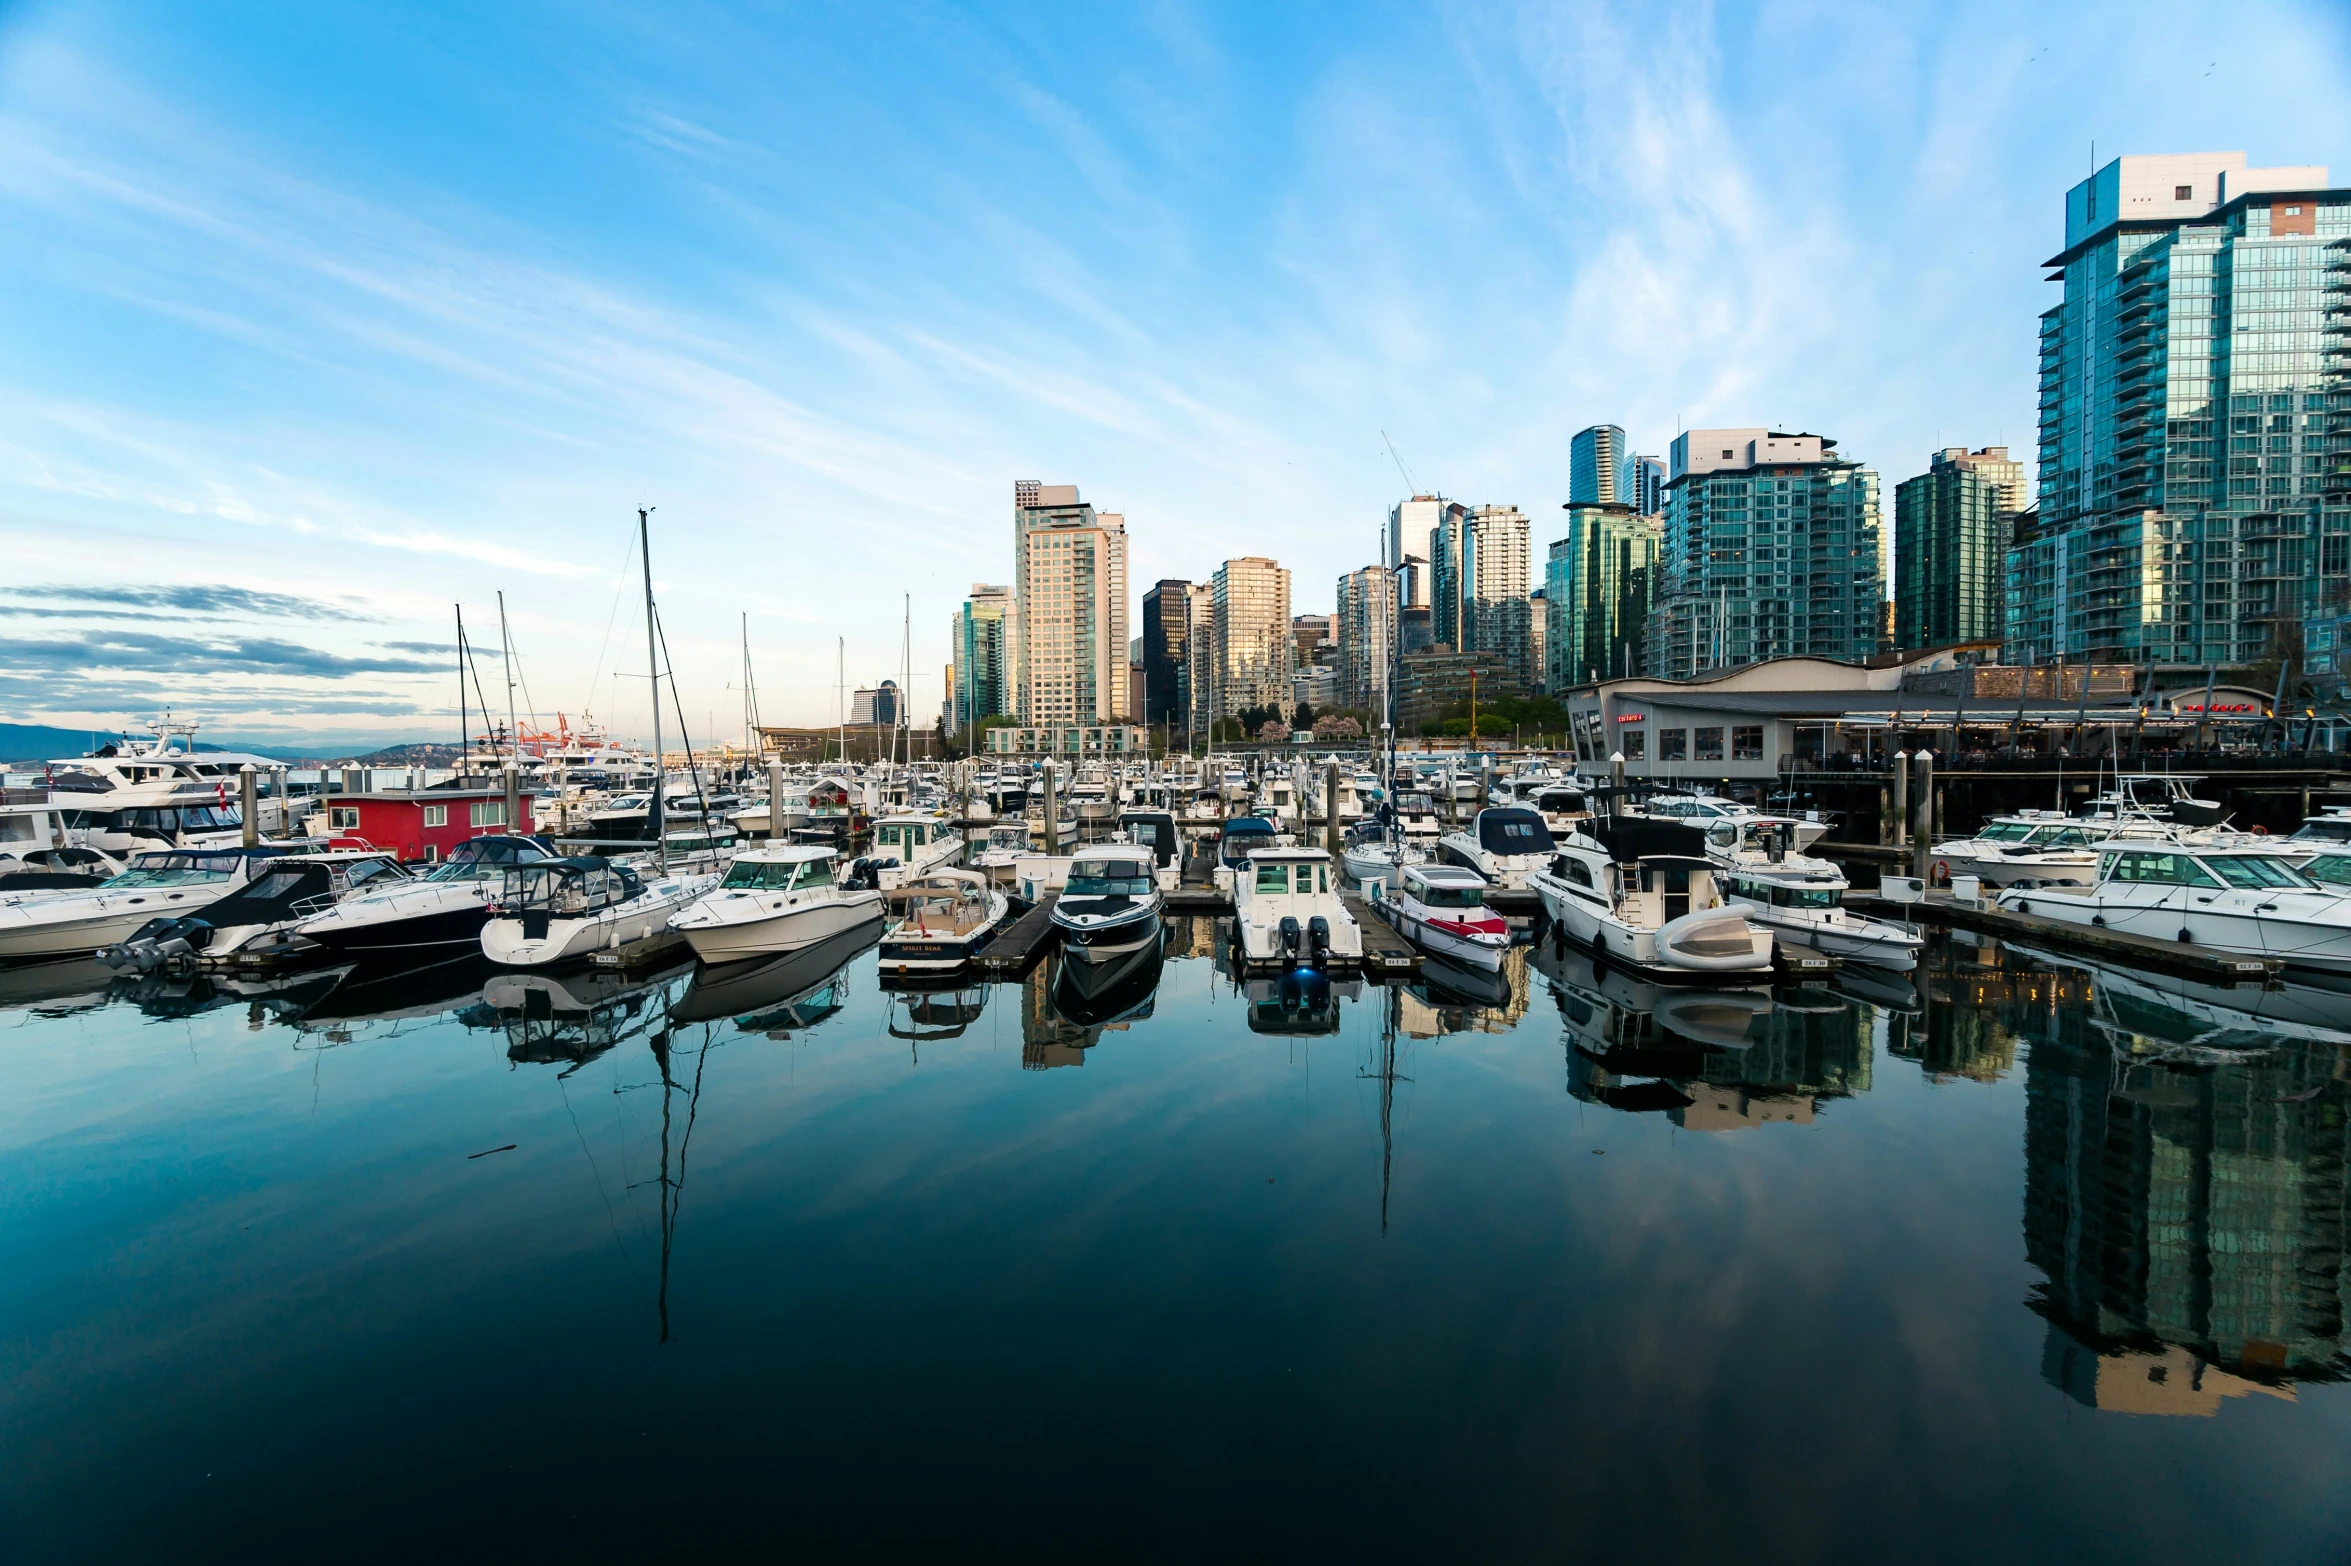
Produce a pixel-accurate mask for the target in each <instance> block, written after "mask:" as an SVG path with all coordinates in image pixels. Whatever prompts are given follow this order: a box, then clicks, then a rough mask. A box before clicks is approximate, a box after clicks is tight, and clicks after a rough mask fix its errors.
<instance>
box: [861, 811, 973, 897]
mask: <svg viewBox="0 0 2351 1566" xmlns="http://www.w3.org/2000/svg"><path fill="white" fill-rule="evenodd" d="M962 856H963V829H962V828H961V827H960V826H958V825H956V824H955V823H954V822H952V821H949V820H948V819H947V818H946V817H945V816H938V815H931V814H928V813H922V812H911V811H910V812H904V813H901V814H898V815H889V816H884V817H882V818H881V819H880V820H879V821H876V822H875V823H874V828H873V847H872V849H871V850H870V852H869V853H868V855H867V857H868V858H870V859H873V860H875V861H877V862H878V865H879V879H878V881H877V882H876V884H877V885H879V886H880V887H881V888H882V890H884V891H888V890H889V889H890V888H892V887H894V886H903V885H904V884H905V883H906V882H908V881H911V880H914V879H916V878H917V877H920V876H923V875H927V874H928V873H930V872H931V871H933V870H936V869H939V868H942V867H943V866H946V865H951V864H953V863H955V861H956V860H958V859H960V858H961V857H962Z"/></svg>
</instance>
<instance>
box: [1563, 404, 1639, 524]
mask: <svg viewBox="0 0 2351 1566" xmlns="http://www.w3.org/2000/svg"><path fill="white" fill-rule="evenodd" d="M1631 457H1632V454H1631V453H1630V452H1629V451H1627V450H1626V449H1625V440H1624V431H1623V430H1622V429H1620V428H1618V427H1617V426H1616V425H1613V424H1595V425H1593V426H1592V427H1591V428H1590V429H1585V430H1578V431H1576V434H1575V438H1574V439H1573V440H1571V441H1569V442H1568V445H1567V500H1568V504H1570V505H1575V504H1578V503H1586V504H1590V505H1596V506H1614V505H1628V504H1630V503H1631V501H1632V495H1631V494H1630V493H1629V490H1630V484H1629V482H1628V481H1629V480H1630V479H1631V478H1632V476H1633V475H1632V472H1631V467H1630V464H1631Z"/></svg>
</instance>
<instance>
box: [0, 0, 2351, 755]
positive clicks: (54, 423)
mask: <svg viewBox="0 0 2351 1566" xmlns="http://www.w3.org/2000/svg"><path fill="white" fill-rule="evenodd" d="M2347 18H2351V10H2347V9H2346V8H2344V7H2342V6H2340V5H2332V4H2330V5H2307V6H2303V5H2264V4H2258V3H2254V4H2231V5H2228V6H2225V7H2224V6H2186V5H2182V6H2163V5H2146V4H2134V5H2127V6H2124V5H2116V6H2096V5H2074V6H2050V5H2046V4H2038V5H2001V4H1986V5H1969V6H1964V7H1961V6H1951V7H1928V6H1914V7H1884V8H1868V7H1839V6H1824V5H1803V4H1767V5H1760V6H1750V7H1737V8H1733V7H1721V8H1708V7H1704V6H1696V5H1659V6H1654V7H1643V6H1637V5H1614V6H1612V5H1607V4H1593V5H1578V6H1562V7H1548V6H1528V7H1516V6H1504V5H1493V6H1483V5H1463V6H1445V5H1437V6H1406V5H1377V4H1348V5H1327V6H1326V5H1314V4H1285V5H1279V6H1267V5H1262V4H1255V5H1230V6H1220V5H1180V4H1166V5H1140V6H1135V7H1131V8H1111V7H1081V6H1070V5H1062V6H1034V7H948V6H909V7H886V6H881V5H849V4H845V5H838V6H793V7H781V6H779V7H771V8H762V9H758V10H753V9H751V8H709V7H703V6H698V5H694V4H679V3H672V4H664V5H662V6H658V7H652V6H648V7H640V8H613V7H599V6H596V5H593V4H566V5H562V6H554V5H546V6H535V5H529V4H523V3H511V4H505V5H500V6H494V7H474V8H467V9H465V10H459V9H457V8H448V9H446V10H441V9H433V8H423V7H414V8H402V7H393V6H375V7H361V6H349V7H316V6H295V5H283V6H270V5H236V4H222V5H206V6H175V5H152V6H144V7H142V6H131V5H121V4H109V3H105V0H86V3H79V4H73V5H64V4H54V5H52V4H21V3H20V4H16V5H13V6H11V5H6V4H4V3H0V223H4V224H5V231H6V233H7V235H8V239H9V242H8V243H7V244H6V245H4V246H0V561H5V562H6V564H5V566H0V720H13V721H27V722H59V723H63V724H67V725H82V726H87V725H90V724H97V723H116V722H120V721H122V720H123V719H125V718H131V717H137V716H140V715H144V714H148V713H151V712H153V711H154V710H156V709H157V708H158V707H160V706H161V705H162V704H163V703H165V702H166V701H169V702H171V703H172V704H173V705H175V706H177V707H179V708H181V709H182V710H184V711H190V712H194V713H197V714H199V715H201V716H202V717H203V718H204V719H205V720H206V721H207V722H208V724H209V725H210V726H211V727H212V728H213V729H215V730H216V731H219V732H227V733H236V734H240V735H249V736H255V737H267V736H286V737H289V738H290V737H291V736H292V735H294V734H296V733H304V734H310V735H314V736H317V737H318V738H319V741H320V743H326V742H328V741H330V740H332V741H335V742H356V741H358V740H360V739H362V738H380V739H393V738H407V737H432V736H440V735H446V734H448V733H450V732H453V726H454V724H453V719H452V718H451V717H450V716H449V712H450V710H451V709H452V708H453V707H454V696H455V693H454V689H453V685H452V680H451V677H450V676H449V675H448V674H447V673H446V667H447V662H448V654H447V652H446V651H445V649H446V647H447V645H448V644H449V642H450V639H451V638H450V630H449V626H450V617H451V606H452V604H454V603H457V602H460V601H462V602H463V603H464V605H465V606H466V612H467V621H468V625H469V628H471V629H473V630H474V631H475V632H476V633H477V634H480V633H481V632H482V631H483V630H484V628H486V627H490V626H494V623H495V601H494V594H495V593H496V592H497V591H499V590H501V589H503V590H504V592H505V594H506V599H507V605H508V608H509V612H510V614H511V616H512V618H513V621H514V626H515V637H516V641H517V644H518V646H519V649H520V653H521V667H522V672H523V675H524V677H525V678H526V680H527V681H528V684H529V687H530V694H531V700H532V702H533V704H535V705H536V706H537V707H538V708H540V709H541V710H542V711H544V712H552V711H554V710H557V709H562V710H565V711H568V712H571V713H574V714H577V713H578V712H579V711H580V710H581V709H582V707H583V706H591V705H592V707H593V709H594V710H595V711H596V712H597V713H598V715H600V716H605V717H608V718H609V719H610V721H611V722H612V723H613V725H614V727H615V728H616V730H618V731H620V732H623V733H641V732H642V731H643V730H644V728H645V720H644V716H643V712H644V706H645V700H644V681H643V680H642V678H638V679H635V680H633V681H632V680H629V679H627V678H618V679H616V678H615V677H614V671H615V670H616V669H617V670H618V671H619V672H620V674H622V675H624V676H625V675H627V674H628V673H630V672H631V671H635V670H641V669H642V668H643V666H644V648H643V619H642V612H641V608H632V605H631V602H630V599H629V595H630V594H631V593H632V592H633V591H634V583H635V578H634V575H633V569H634V560H633V556H631V554H630V553H629V551H630V549H631V547H632V543H633V534H634V521H635V510H634V508H635V507H637V506H639V505H654V506H657V507H658V508H659V509H658V510H657V512H656V513H655V542H654V549H655V577H656V582H657V586H658V588H659V591H660V594H661V598H662V603H663V612H664V616H665V620H666V623H667V625H668V627H669V631H670V642H671V647H672V650H673V652H674V653H675V656H676V659H677V665H678V670H679V677H680V681H681V684H682V686H683V688H684V691H685V703H686V708H687V713H688V716H689V718H690V719H691V720H692V722H693V723H694V724H695V725H697V726H699V727H704V728H712V729H716V730H720V731H731V730H733V729H734V728H735V726H736V725H737V722H738V714H739V710H740V707H739V698H738V696H737V694H736V689H735V687H736V683H737V669H738V667H739V650H738V644H737V634H738V632H737V627H738V625H739V624H740V620H739V617H740V616H742V615H746V614H747V615H748V616H749V626H750V637H751V645H752V656H753V659H754V661H755V663H756V665H757V669H758V674H759V681H760V686H761V695H762V701H763V707H764V710H765V711H766V713H767V714H768V715H769V717H770V719H771V721H772V720H775V719H778V718H781V719H785V720H798V721H810V722H823V721H829V720H830V719H831V717H832V716H833V712H834V690H833V678H834V647H835V638H836V637H843V638H846V640H847V649H848V650H847V662H848V670H849V677H850V680H851V682H852V683H866V682H870V681H871V680H873V679H876V678H879V677H881V676H882V675H884V674H885V673H892V672H895V670H896V669H897V667H898V665H899V662H900V652H899V646H900V634H899V628H900V616H901V611H902V605H903V604H904V603H905V601H906V599H907V597H908V595H911V601H912V612H913V663H914V668H915V696H916V699H917V701H918V702H919V703H920V704H921V705H922V706H923V708H924V709H925V710H929V709H932V708H935V706H936V703H937V699H938V693H939V691H938V686H939V668H940V665H941V664H942V663H943V662H944V660H945V656H946V630H945V627H946V620H947V617H948V615H949V613H950V612H951V611H952V609H953V608H954V606H955V605H956V604H957V603H958V602H960V600H961V597H962V595H963V592H964V590H965V589H966V587H967V586H968V584H970V583H971V582H973V581H979V580H989V581H1001V580H1004V579H1005V578H1006V575H1007V570H1008V565H1009V555H1010V522H1009V508H1010V490H1011V485H1012V482H1013V480H1014V479H1016V478H1038V479H1042V480H1045V481H1046V482H1049V483H1051V482H1069V483H1076V484H1078V485H1079V486H1080V487H1081V489H1082V491H1083V492H1084V494H1085V495H1086V497H1087V498H1088V499H1089V500H1092V501H1094V502H1096V503H1097V504H1098V505H1100V506H1102V507H1103V508H1105V509H1114V510H1119V511H1123V512H1124V513H1125V515H1126V517H1127V524H1128V528H1129V531H1130V534H1131V535H1132V540H1133V543H1132V548H1133V556H1134V559H1133V566H1134V574H1135V579H1136V583H1137V592H1138V594H1139V593H1140V590H1141V586H1142V584H1144V583H1147V582H1148V581H1150V580H1152V579H1154V578H1156V577H1160V576H1192V577H1199V576H1204V575H1205V574H1206V573H1208V572H1209V571H1210V570H1212V569H1213V568H1214V567H1215V564H1216V563H1217V562H1218V561H1219V560H1221V559H1223V558H1225V557H1227V556H1230V555H1238V554H1250V553H1266V554H1272V555H1274V556H1276V557H1277V558H1279V559H1280V560H1281V561H1282V562H1283V563H1284V564H1286V565H1289V566H1291V567H1292V569H1293V571H1294V573H1295V575H1294V579H1293V597H1294V600H1295V603H1296V605H1297V607H1298V608H1299V609H1300V610H1301V611H1304V610H1308V609H1314V608H1327V607H1328V605H1329V602H1330V598H1331V592H1332V581H1333V579H1334V578H1335V577H1336V575H1337V574H1338V573H1339V572H1341V571H1343V570H1346V569H1349V568H1351V567H1354V566H1356V565H1360V564H1363V563H1365V562H1366V561H1368V560H1370V559H1372V558H1373V557H1374V553H1375V549H1376V537H1377V528H1378V525H1379V521H1380V519H1381V518H1382V517H1383V516H1384V514H1385V510H1386V507H1387V506H1388V505H1389V504H1390V503H1391V502H1392V501H1393V500H1394V499H1395V498H1396V495H1397V494H1398V492H1399V490H1400V489H1401V487H1402V480H1401V479H1400V478H1399V476H1398V474H1397V472H1396V469H1395V467H1394V466H1393V465H1392V464H1391V463H1390V461H1389V458H1388V455H1387V453H1386V451H1385V449H1384V448H1383V446H1382V443H1381V431H1383V430H1384V431H1386V432H1387V434H1388V436H1389V437H1391V438H1392V439H1393V440H1394V442H1395V445H1396V448H1397V450H1398V451H1399V452H1400V453H1401V454H1402V456H1403V458H1404V461H1405V462H1406V463H1407V464H1408V465H1409V467H1410V469H1411V471H1412V474H1413V477H1414V478H1415V480H1416V481H1417V482H1418V483H1419V484H1420V485H1421V486H1423V487H1428V488H1436V489H1440V490H1442V491H1444V492H1445V493H1448V494H1451V495H1454V496H1456V497H1458V498H1461V499H1464V500H1468V501H1471V502H1473V503H1482V502H1515V503H1517V504H1519V505H1521V506H1523V507H1525V508H1526V510H1527V511H1528V512H1529V513H1530V515H1532V516H1534V517H1535V518H1536V527H1537V548H1538V553H1539V552H1540V549H1541V546H1542V544H1543V543H1544V542H1546V541H1547V538H1548V527H1549V524H1547V523H1546V522H1545V521H1544V520H1543V519H1544V518H1545V517H1547V516H1554V517H1555V516H1556V515H1557V510H1558V506H1559V503H1560V502H1561V501H1562V500H1564V499H1565V498H1566V483H1567V443H1568V438H1569V436H1570V435H1571V434H1572V433H1573V432H1574V431H1575V430H1576V429H1578V428H1580V427H1582V426H1583V425H1586V424H1590V423H1594V422H1598V421H1602V420H1611V421H1614V422H1618V423H1621V424H1624V425H1625V426H1626V427H1627V428H1628V429H1629V430H1630V431H1631V433H1632V437H1633V440H1634V442H1635V444H1636V445H1637V446H1638V447H1639V448H1640V449H1642V450H1653V451H1660V452H1661V451H1663V449H1664V447H1665V445H1666V443H1667V442H1668V441H1669V440H1670V439H1671V437H1672V435H1673V432H1674V430H1675V429H1676V428H1677V426H1689V425H1701V426H1702V425H1709V424H1731V425H1737V424H1773V425H1780V426H1785V427H1793V428H1802V429H1811V430H1816V431H1821V432H1824V433H1827V434H1831V435H1834V436H1836V437H1837V438H1838V439H1839V441H1840V442H1841V444H1842V446H1843V447H1844V449H1845V450H1846V451H1848V452H1849V453H1851V454H1853V455H1855V456H1858V457H1860V458H1862V459H1863V460H1866V461H1868V462H1870V463H1872V464H1873V465H1874V466H1876V467H1877V468H1878V469H1879V471H1880V473H1881V474H1882V475H1883V477H1884V481H1885V484H1886V488H1887V497H1888V506H1889V513H1890V507H1891V491H1892V486H1893V485H1894V484H1895V483H1896V482H1898V481H1899V480H1901V479H1902V478H1904V477H1907V476H1909V475H1910V474H1912V473H1914V472H1917V471H1919V470H1920V469H1922V468H1923V466H1924V465H1925V460H1926V456H1927V453H1928V452H1929V451H1930V450H1931V449H1932V448H1934V447H1936V446H1938V445H1944V444H1956V443H1959V442H1962V441H1964V442H1967V443H1968V444H1970V445H1982V444H1985V443H1987V442H1989V443H2002V442H2005V443H2006V444H2008V445H2009V446H2010V447H2011V448H2012V449H2022V450H2023V451H2024V454H2025V455H2026V456H2027V457H2028V459H2029V456H2030V447H2031V445H2032V435H2033V428H2032V402H2033V358H2032V346H2033V336H2034V326H2035V317H2036V316H2037V315H2038V313H2039V312H2040V311H2041V310H2043V309H2045V308H2047V307H2048V305H2049V304H2050V303H2052V302H2053V300H2054V297H2055V292H2056V290H2055V289H2054V288H2052V287H2050V286H2049V285H2046V284H2044V283H2043V282H2042V281H2041V273H2040V271H2039V269H2038V268H2037V266H2036V263H2037V262H2039V261H2040V260H2041V259H2043V258H2044V257H2046V256H2047V255H2049V254H2050V253H2052V252H2053V251H2054V250H2055V249H2057V248H2058V243H2059V232H2060V226H2061V219H2062V195H2063V191H2064V189H2065V187H2066V186H2067V185H2069V184H2070V183H2072V182H2073V181H2075V180H2078V179H2080V178H2081V177H2082V176H2083V175H2084V173H2086V172H2087V170H2088V169H2089V167H2090V163H2091V148H2092V143H2093V141H2095V143H2096V148H2097V155H2098V157H2099V158H2100V159H2101V160H2103V159H2105V158H2108V157H2111V156H2112V155H2114V154H2115V153H2117V152H2125V151H2130V152H2159V151H2193V150H2205V149H2214V148H2241V149H2243V150H2245V151H2246V152H2247V153H2249V154H2250V155H2251V157H2252V158H2253V160H2254V161H2255V162H2256V163H2327V164H2330V165H2332V166H2333V170H2334V177H2335V180H2336V181H2337V182H2338V183H2351V20H2347ZM1887 520H1888V525H1889V527H1890V526H1891V516H1890V514H1889V516H1888V519H1887ZM632 616H633V618H632ZM491 637H492V639H493V640H494V632H492V633H491ZM485 678H486V679H487V680H488V681H489V682H490V683H491V685H492V687H493V689H494V691H495V689H496V686H497V680H498V677H497V674H496V672H495V669H494V667H493V668H492V669H491V670H490V671H489V672H488V673H487V674H486V675H485ZM696 737H697V738H700V737H701V736H699V735H697V736H696Z"/></svg>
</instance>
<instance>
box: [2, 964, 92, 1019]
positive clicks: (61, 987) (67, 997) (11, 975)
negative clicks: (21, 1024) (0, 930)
mask: <svg viewBox="0 0 2351 1566" xmlns="http://www.w3.org/2000/svg"><path fill="white" fill-rule="evenodd" d="M113 983H114V970H113V969H111V968H109V967H107V966H106V965H105V964H104V963H101V962H99V961H98V960H97V959H96V958H94V957H67V958H63V959H60V960H58V961H55V962H33V963H23V964H18V965H14V966H7V967H0V1011H5V1010H8V1009H11V1008H13V1007H18V1006H25V1007H35V1008H38V1009H39V1010H41V1011H43V1012H45V1013H48V1014H50V1015H53V1016H55V1015H62V1014H64V1013H66V1012H69V1011H83V1010H87V1009H88V1008H90V1007H93V1006H103V1005H105V1004H106V997H107V991H108V989H109V988H110V987H111V986H112V985H113Z"/></svg>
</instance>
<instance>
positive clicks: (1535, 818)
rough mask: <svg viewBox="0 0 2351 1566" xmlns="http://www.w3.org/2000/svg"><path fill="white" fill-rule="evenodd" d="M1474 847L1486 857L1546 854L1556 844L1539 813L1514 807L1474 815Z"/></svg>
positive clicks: (1483, 811)
mask: <svg viewBox="0 0 2351 1566" xmlns="http://www.w3.org/2000/svg"><path fill="white" fill-rule="evenodd" d="M1478 846H1479V847H1480V848H1482V849H1484V850H1485V851H1486V852H1487V853H1489V854H1547V853H1549V852H1551V850H1552V849H1553V848H1554V847H1555V846H1557V845H1555V844H1554V843H1553V842H1552V841H1551V829H1550V828H1549V827H1548V826H1546V825H1544V824H1543V818H1542V816H1541V815H1540V814H1538V813H1537V812H1535V811H1532V810H1526V809H1522V808H1518V807H1515V806H1514V807H1511V808H1509V809H1503V810H1481V811H1479V812H1478Z"/></svg>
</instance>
